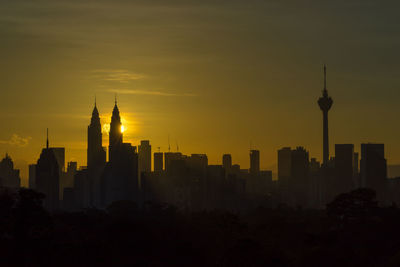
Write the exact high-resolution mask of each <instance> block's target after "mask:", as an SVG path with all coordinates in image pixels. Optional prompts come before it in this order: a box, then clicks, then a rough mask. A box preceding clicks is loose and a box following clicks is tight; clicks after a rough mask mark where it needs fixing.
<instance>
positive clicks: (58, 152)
mask: <svg viewBox="0 0 400 267" xmlns="http://www.w3.org/2000/svg"><path fill="white" fill-rule="evenodd" d="M51 150H53V153H54V156H55V157H56V159H57V163H58V168H59V170H60V174H61V172H63V171H64V170H65V148H64V147H52V148H51Z"/></svg>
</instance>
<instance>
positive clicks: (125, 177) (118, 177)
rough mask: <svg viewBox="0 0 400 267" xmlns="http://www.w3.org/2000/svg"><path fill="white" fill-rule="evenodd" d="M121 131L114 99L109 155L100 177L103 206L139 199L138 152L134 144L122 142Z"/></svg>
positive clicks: (122, 129) (119, 118)
mask: <svg viewBox="0 0 400 267" xmlns="http://www.w3.org/2000/svg"><path fill="white" fill-rule="evenodd" d="M123 131H124V128H123V126H122V124H121V117H120V114H119V110H118V106H117V101H115V106H114V109H113V114H112V117H111V124H110V135H109V140H110V144H109V155H110V157H109V162H108V163H107V165H106V167H105V169H104V172H103V174H102V179H101V181H102V183H101V188H102V192H101V196H102V201H101V202H102V204H101V205H102V206H103V207H105V206H107V205H109V204H111V203H112V202H114V201H118V200H132V201H138V200H139V199H138V193H139V191H138V190H139V177H138V176H139V166H138V154H137V150H136V146H132V145H131V144H130V143H123V142H122V140H123V139H122V133H123Z"/></svg>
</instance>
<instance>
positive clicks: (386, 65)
mask: <svg viewBox="0 0 400 267" xmlns="http://www.w3.org/2000/svg"><path fill="white" fill-rule="evenodd" d="M148 2H149V3H147V1H122V0H116V1H112V2H111V1H101V4H99V5H93V6H92V5H91V4H88V3H86V1H83V2H82V3H81V2H80V1H72V2H71V1H66V0H60V1H44V2H43V3H42V1H40V3H38V4H35V5H33V4H31V3H30V2H29V1H25V0H24V1H22V2H21V1H6V2H5V3H4V4H3V5H2V7H3V8H2V9H1V10H0V15H1V18H2V21H1V22H0V23H2V25H3V27H0V33H1V36H2V40H5V41H4V42H2V43H1V52H2V53H1V54H2V55H5V56H4V57H2V60H1V65H2V72H0V80H1V81H2V89H1V90H0V99H1V101H2V102H1V104H0V121H1V124H2V125H6V126H4V127H3V128H2V131H1V132H0V154H5V153H6V152H8V153H9V154H10V155H11V156H12V157H13V159H15V162H16V165H17V166H18V168H21V173H22V176H23V177H25V178H26V177H27V170H28V167H27V166H28V164H30V163H34V162H35V161H36V160H37V154H38V153H39V152H40V151H41V149H42V147H43V146H44V145H45V144H46V143H45V139H46V136H45V135H46V131H45V129H46V128H49V138H50V145H51V146H61V147H65V148H66V158H65V159H66V161H69V160H71V159H76V160H77V161H78V164H79V165H83V166H85V165H86V144H85V143H84V142H85V141H86V139H87V133H86V131H87V126H88V125H89V123H90V115H91V112H92V110H93V106H94V102H95V97H96V99H97V101H96V103H97V108H98V112H99V114H100V119H101V125H102V131H103V137H102V138H103V145H104V146H107V145H108V139H109V137H108V132H109V123H110V119H111V113H112V111H113V107H114V105H115V96H116V95H117V104H118V108H119V111H120V114H121V122H122V124H123V125H124V129H122V128H121V132H122V131H123V132H124V142H131V143H132V145H135V146H136V145H138V144H139V143H140V140H150V141H151V144H152V146H153V147H155V148H158V147H160V151H168V146H169V145H168V136H170V143H171V149H172V150H176V147H177V145H176V143H179V148H180V150H182V151H181V152H183V153H189V154H190V153H206V154H207V155H208V158H209V162H210V164H220V163H221V157H222V154H223V153H231V154H232V159H233V162H234V163H237V164H240V165H241V167H243V168H248V167H249V157H248V149H249V144H250V142H251V143H252V146H253V148H256V149H259V150H260V151H261V156H260V157H261V159H260V162H261V167H262V168H266V169H272V170H274V171H276V164H277V160H276V150H277V149H279V148H280V147H282V146H284V145H285V146H292V147H295V146H298V145H303V146H305V147H306V148H307V149H308V150H309V151H310V153H311V156H312V157H316V158H317V159H321V158H322V148H321V140H322V130H321V129H322V127H321V124H322V122H321V116H322V115H321V114H320V113H321V112H320V110H319V107H318V105H317V104H316V99H318V97H319V96H320V93H321V90H322V88H323V76H322V73H321V65H322V64H323V63H327V65H328V66H329V73H328V90H329V94H330V95H331V96H332V98H333V99H335V108H334V109H333V110H332V111H331V112H330V114H329V122H330V125H329V127H330V129H329V130H330V137H331V140H330V150H331V151H334V144H335V143H354V144H355V150H356V151H357V152H359V150H360V143H362V142H382V143H385V145H386V147H387V148H388V149H387V158H388V162H389V163H391V164H392V163H393V164H397V163H398V162H400V142H399V140H398V136H397V135H396V134H394V133H397V132H399V131H400V124H399V123H397V121H398V101H397V100H398V99H399V97H400V91H399V90H396V88H399V87H400V79H398V78H397V76H396V73H395V70H396V68H394V66H396V65H397V64H398V61H399V60H398V58H397V57H396V56H393V55H397V54H398V51H397V50H396V48H397V46H396V44H398V40H397V39H399V38H400V37H399V36H400V35H399V34H395V32H391V31H386V30H385V27H386V25H387V24H388V23H389V18H391V16H381V14H384V13H385V12H382V13H379V14H377V13H376V10H375V9H374V5H372V4H371V5H369V4H365V6H364V4H363V2H362V1H360V4H359V5H360V6H362V7H363V12H362V13H360V14H358V13H357V16H354V13H352V12H353V11H352V10H349V12H345V13H343V14H342V15H340V16H338V15H337V14H338V13H337V12H338V11H339V10H343V9H344V8H345V6H346V5H345V4H344V2H343V3H341V1H339V2H337V1H332V4H331V5H329V8H328V7H324V6H323V5H322V4H321V5H318V6H315V7H314V8H313V9H311V10H310V9H307V8H305V7H303V6H302V5H301V4H295V1H291V2H293V5H290V4H288V2H286V1H274V4H272V5H269V4H266V3H267V2H268V1H267V2H265V1H254V3H253V4H249V3H248V1H242V2H241V1H234V2H235V4H234V5H231V4H230V2H229V1H205V2H204V4H201V5H200V6H199V4H198V3H197V2H196V1H190V0H189V1H185V3H184V4H182V3H181V1H173V2H172V3H168V4H167V2H165V3H164V2H163V1H154V2H153V1H148ZM289 2H290V1H289ZM44 3H45V4H44ZM368 3H369V2H368ZM44 6H45V7H46V9H45V10H51V11H52V12H43V11H42V9H41V8H43V7H44ZM166 6H168V7H169V8H166ZM389 6H390V5H388V6H387V9H388V10H387V12H389V13H390V14H391V13H392V12H395V10H398V9H397V8H395V7H393V8H389ZM77 10H79V11H80V12H78V13H76V11H77ZM110 10H112V12H110ZM210 10H212V12H210ZM188 14H190V15H188ZM376 16H377V17H376ZM288 17H290V18H291V19H287V18H288ZM355 17H356V18H357V19H355ZM372 17H373V18H375V17H376V20H375V21H374V24H372V23H371V21H370V20H371V18H372ZM396 17H397V14H395V13H394V14H393V18H396ZM172 18H173V19H172ZM326 18H329V19H326ZM177 25H185V26H184V27H183V26H182V27H181V26H179V27H178V26H177ZM366 25H367V26H366ZM368 25H369V26H371V25H374V26H373V27H372V26H371V27H369V26H368ZM149 29H151V34H150V31H149ZM191 29H196V30H191ZM333 29H334V31H330V30H333ZM395 30H397V28H396V29H393V31H395ZM354 32H357V34H354ZM36 37H37V38H36ZM361 46H362V49H360V47H361ZM350 55H351V56H350ZM366 62H368V64H365V63H366ZM398 94H399V96H397V95H398ZM371 106H373V107H374V110H372V109H371ZM382 118H385V120H382ZM376 125H379V127H377V126H376ZM77 144H82V145H81V147H77Z"/></svg>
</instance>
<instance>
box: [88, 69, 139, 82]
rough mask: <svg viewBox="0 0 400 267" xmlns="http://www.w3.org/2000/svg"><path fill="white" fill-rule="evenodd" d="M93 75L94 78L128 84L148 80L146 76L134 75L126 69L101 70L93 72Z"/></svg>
mask: <svg viewBox="0 0 400 267" xmlns="http://www.w3.org/2000/svg"><path fill="white" fill-rule="evenodd" d="M92 73H93V75H92V77H93V78H96V79H101V80H104V81H111V82H120V83H128V82H130V81H135V80H142V79H144V78H147V76H146V75H144V74H141V73H134V72H131V71H129V70H124V69H100V70H93V71H92Z"/></svg>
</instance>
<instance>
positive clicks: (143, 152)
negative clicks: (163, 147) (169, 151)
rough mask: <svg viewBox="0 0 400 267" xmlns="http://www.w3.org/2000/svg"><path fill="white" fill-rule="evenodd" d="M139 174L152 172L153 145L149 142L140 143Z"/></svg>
mask: <svg viewBox="0 0 400 267" xmlns="http://www.w3.org/2000/svg"><path fill="white" fill-rule="evenodd" d="M138 150H139V172H140V173H142V172H147V173H150V172H151V145H150V141H149V140H142V141H140V145H139V149H138Z"/></svg>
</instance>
